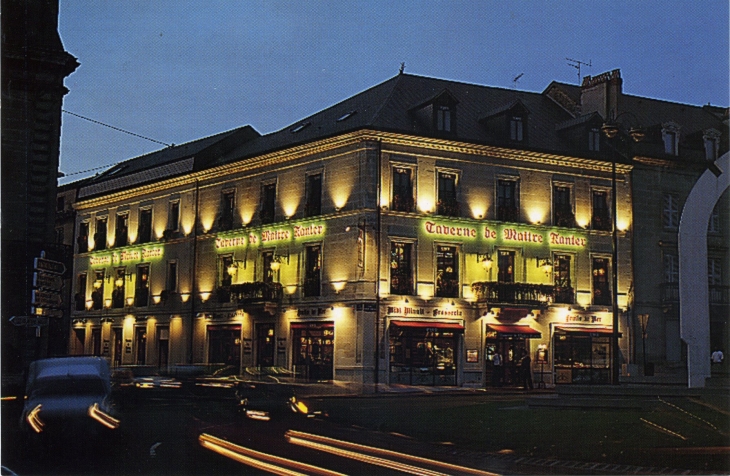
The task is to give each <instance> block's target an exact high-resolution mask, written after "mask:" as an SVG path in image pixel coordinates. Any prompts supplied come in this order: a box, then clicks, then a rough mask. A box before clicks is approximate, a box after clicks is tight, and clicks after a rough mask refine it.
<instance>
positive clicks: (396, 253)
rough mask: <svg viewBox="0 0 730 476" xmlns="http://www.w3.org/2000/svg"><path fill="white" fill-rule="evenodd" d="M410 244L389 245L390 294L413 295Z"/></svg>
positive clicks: (395, 243)
mask: <svg viewBox="0 0 730 476" xmlns="http://www.w3.org/2000/svg"><path fill="white" fill-rule="evenodd" d="M412 248H413V244H412V243H398V242H393V243H391V245H390V294H400V295H408V294H413V269H412V267H411V251H412Z"/></svg>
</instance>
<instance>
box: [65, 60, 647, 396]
mask: <svg viewBox="0 0 730 476" xmlns="http://www.w3.org/2000/svg"><path fill="white" fill-rule="evenodd" d="M556 94H558V93H557V92H556V91H555V88H549V89H548V90H547V91H546V92H545V93H530V92H522V91H516V90H508V89H499V88H493V87H484V86H478V85H472V84H465V83H459V82H454V81H446V80H440V79H433V78H427V77H420V76H415V75H410V74H399V75H398V76H396V77H394V78H391V79H389V80H387V81H385V82H384V83H381V84H379V85H377V86H374V87H373V88H371V89H368V90H366V91H364V92H362V93H360V94H358V95H356V96H353V97H351V98H349V99H346V100H345V101H343V102H341V103H339V104H336V105H334V106H332V107H330V108H327V109H325V110H323V111H321V112H318V113H316V114H314V115H313V116H311V117H308V118H306V119H304V120H302V121H299V122H297V123H295V124H293V125H291V126H289V127H287V128H285V129H282V130H280V131H277V132H274V133H271V134H267V135H260V134H258V133H257V132H256V131H255V130H254V129H253V128H251V127H250V126H246V127H242V128H239V129H236V130H233V131H229V132H225V133H222V134H218V135H216V136H211V137H208V138H204V139H201V140H198V141H194V142H191V143H188V144H183V145H180V146H175V147H171V148H167V149H163V150H161V151H158V152H155V153H152V154H148V155H145V156H142V157H137V158H134V159H131V160H129V161H126V162H124V163H121V164H119V165H117V166H115V167H113V168H111V169H110V170H108V171H106V172H104V173H103V174H100V175H98V176H96V177H94V178H92V179H90V180H87V181H84V182H82V183H80V184H79V191H78V201H77V203H75V209H76V212H77V219H76V237H77V238H76V243H75V247H76V250H75V254H74V279H75V283H74V296H75V300H74V303H73V310H72V324H71V332H70V334H71V338H70V342H69V349H70V352H71V353H78V354H82V353H84V354H97V355H102V356H105V357H106V358H108V359H109V360H110V362H111V364H112V365H113V366H117V365H128V364H147V365H156V366H160V367H164V368H172V367H174V366H176V365H182V364H201V365H209V366H212V367H215V366H222V365H232V366H236V367H238V368H239V370H240V372H241V373H244V372H245V370H246V369H248V368H256V367H279V368H281V369H283V370H282V371H287V372H292V373H293V374H294V375H296V376H297V378H300V379H302V380H311V381H322V380H325V381H326V380H344V381H351V382H356V383H362V384H364V385H368V384H374V383H378V384H388V385H395V384H402V385H456V386H484V385H491V384H492V383H493V380H494V377H493V371H494V366H493V364H492V362H493V358H494V355H495V354H496V353H499V354H500V355H501V356H502V358H503V361H504V371H503V372H502V374H503V375H502V379H500V381H499V382H494V383H495V384H502V385H521V382H520V376H519V375H518V371H517V362H518V361H519V359H520V357H521V355H522V354H523V351H524V352H527V353H528V354H529V355H530V356H531V359H532V365H531V371H532V375H533V380H534V381H535V383H536V385H540V384H545V385H553V384H573V383H590V384H604V383H609V382H610V379H611V368H612V367H611V366H612V362H613V361H614V357H615V356H614V355H613V346H612V341H611V338H612V335H613V332H614V330H613V327H612V324H613V323H612V315H613V303H614V301H615V300H616V301H617V302H618V306H619V309H618V312H619V316H620V317H621V319H619V321H618V322H619V324H620V326H621V327H620V328H619V329H618V333H619V336H620V340H619V345H618V349H619V352H620V355H619V356H618V359H616V360H618V362H619V363H620V364H623V363H626V362H627V360H628V359H629V356H630V355H631V354H632V352H633V350H632V349H631V348H630V347H629V346H630V343H631V342H632V341H631V339H635V337H633V336H630V332H631V330H630V328H624V327H623V325H624V323H626V322H628V321H627V314H626V313H627V311H628V307H629V295H630V292H631V291H630V289H631V286H632V246H631V241H630V236H631V229H632V227H633V214H632V184H631V170H632V165H631V163H630V162H629V161H624V160H622V159H617V158H616V156H615V155H607V154H606V153H605V150H604V144H603V142H604V138H603V137H602V135H601V134H600V133H599V132H600V131H599V129H600V127H601V125H602V124H603V122H604V120H603V118H602V117H601V115H599V114H597V113H591V114H587V115H579V114H575V112H569V111H568V110H567V109H566V108H565V107H564V106H563V105H561V104H560V101H558V100H556V97H555V96H556ZM614 167H615V169H614ZM614 170H615V181H614V175H613V172H614ZM613 185H615V187H616V195H615V196H616V197H617V198H616V203H615V210H616V220H615V222H616V223H617V224H618V229H617V231H616V238H617V249H616V253H615V256H618V262H617V263H616V264H617V284H618V287H617V288H616V289H614V285H613V280H612V279H611V278H612V272H613V262H612V260H613V256H614V253H613V251H614V249H613V241H612V240H613V228H612V226H613V223H614V217H613V210H614V203H613V202H612V200H613V199H614V196H613V194H612V186H613ZM614 293H616V294H614Z"/></svg>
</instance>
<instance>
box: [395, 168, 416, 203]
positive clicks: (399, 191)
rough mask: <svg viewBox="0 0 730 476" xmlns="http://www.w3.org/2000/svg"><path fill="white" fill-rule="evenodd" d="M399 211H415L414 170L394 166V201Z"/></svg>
mask: <svg viewBox="0 0 730 476" xmlns="http://www.w3.org/2000/svg"><path fill="white" fill-rule="evenodd" d="M391 208H392V209H393V210H394V211H397V212H412V211H413V170H412V169H409V168H407V167H393V203H392V205H391Z"/></svg>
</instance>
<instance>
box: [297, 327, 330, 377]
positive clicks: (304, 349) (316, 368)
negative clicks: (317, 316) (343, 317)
mask: <svg viewBox="0 0 730 476" xmlns="http://www.w3.org/2000/svg"><path fill="white" fill-rule="evenodd" d="M292 337H293V342H294V345H293V352H294V371H295V372H296V373H297V374H298V375H300V376H301V377H303V378H305V379H306V380H313V381H317V380H332V378H333V375H334V372H333V368H334V367H333V363H332V358H333V356H334V350H335V325H334V323H332V322H322V323H318V322H317V323H315V322H313V323H306V324H305V323H296V324H292Z"/></svg>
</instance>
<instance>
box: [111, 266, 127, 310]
mask: <svg viewBox="0 0 730 476" xmlns="http://www.w3.org/2000/svg"><path fill="white" fill-rule="evenodd" d="M125 271H126V268H117V269H116V270H114V287H113V288H112V307H113V308H115V309H120V308H122V307H124V298H125V296H124V287H125V281H124V273H125Z"/></svg>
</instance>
